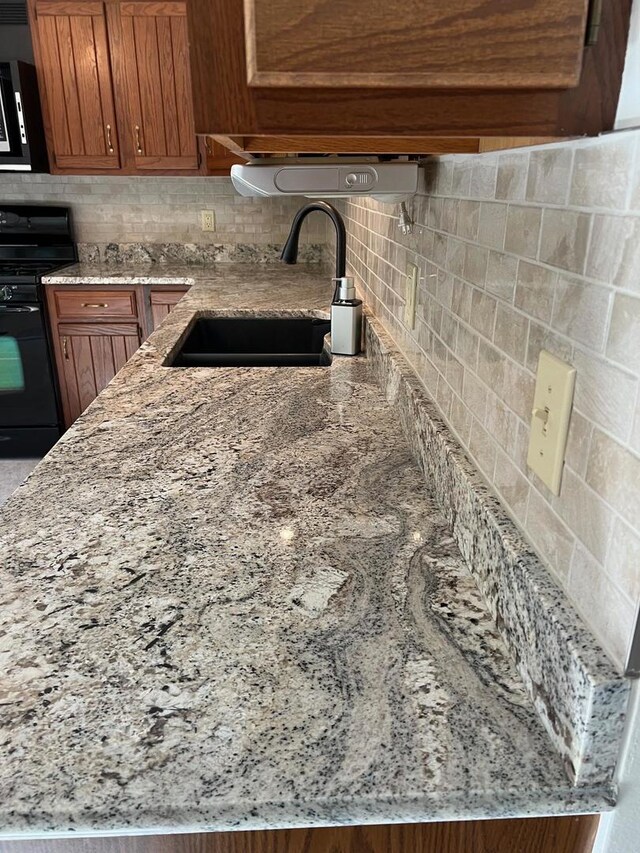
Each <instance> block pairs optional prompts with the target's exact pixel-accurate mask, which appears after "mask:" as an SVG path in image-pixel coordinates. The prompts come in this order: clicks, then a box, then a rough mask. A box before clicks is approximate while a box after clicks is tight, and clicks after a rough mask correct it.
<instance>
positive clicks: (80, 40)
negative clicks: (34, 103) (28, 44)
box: [30, 0, 120, 171]
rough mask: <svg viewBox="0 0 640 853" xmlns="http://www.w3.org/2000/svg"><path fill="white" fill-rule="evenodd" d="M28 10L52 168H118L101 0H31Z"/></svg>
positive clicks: (116, 134) (115, 131) (115, 129)
mask: <svg viewBox="0 0 640 853" xmlns="http://www.w3.org/2000/svg"><path fill="white" fill-rule="evenodd" d="M30 10H31V23H32V27H31V29H32V34H33V41H34V52H35V57H36V66H37V70H38V75H39V78H40V93H41V96H42V103H43V112H44V124H45V128H46V132H47V136H48V145H49V154H50V158H51V163H52V166H53V168H54V170H55V171H63V170H83V169H86V170H90V171H95V170H97V169H99V170H102V169H118V168H119V167H120V155H119V150H118V133H117V127H116V115H115V109H114V99H113V84H112V78H111V66H110V61H109V51H108V45H107V29H106V20H105V8H104V3H100V2H86V1H85V0H71V1H70V2H69V0H32V2H31V5H30Z"/></svg>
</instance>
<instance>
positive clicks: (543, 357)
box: [527, 350, 576, 495]
mask: <svg viewBox="0 0 640 853" xmlns="http://www.w3.org/2000/svg"><path fill="white" fill-rule="evenodd" d="M575 382H576V369H575V367H572V366H571V365H570V364H567V363H566V362H565V361H561V360H560V359H559V358H556V356H555V355H552V354H551V353H550V352H547V351H546V350H542V352H541V353H540V358H539V360H538V371H537V373H536V387H535V391H534V396H533V410H532V412H531V434H530V437H529V452H528V454H527V465H528V466H529V468H531V470H532V471H534V472H535V473H536V474H537V475H538V477H540V479H541V480H542V482H543V483H544V484H545V485H546V486H548V487H549V489H551V491H552V492H553V494H554V495H559V494H560V483H561V481H562V469H563V466H564V454H565V450H566V447H567V435H568V433H569V418H570V417H571V406H572V404H573V390H574V387H575Z"/></svg>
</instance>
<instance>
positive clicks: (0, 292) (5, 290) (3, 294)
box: [0, 284, 13, 301]
mask: <svg viewBox="0 0 640 853" xmlns="http://www.w3.org/2000/svg"><path fill="white" fill-rule="evenodd" d="M12 297H13V288H12V287H9V286H8V285H6V284H5V286H4V287H0V299H2V300H3V301H6V300H7V299H11V298H12Z"/></svg>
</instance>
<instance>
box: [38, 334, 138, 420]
mask: <svg viewBox="0 0 640 853" xmlns="http://www.w3.org/2000/svg"><path fill="white" fill-rule="evenodd" d="M55 338H56V339H55V341H54V343H55V349H56V361H57V364H58V381H59V384H60V391H61V394H62V407H63V411H64V420H65V425H66V426H68V427H69V426H71V424H72V423H73V422H74V421H75V420H76V418H78V417H79V416H80V415H81V414H82V412H84V410H85V409H86V408H87V406H88V405H89V403H91V402H92V401H93V400H95V398H96V397H97V396H98V394H99V393H100V391H102V389H103V388H104V387H106V385H108V383H109V382H110V381H111V380H112V379H113V377H114V376H115V375H116V373H117V372H118V371H119V370H120V368H121V367H123V366H124V364H125V363H126V362H127V361H128V360H129V359H130V358H131V356H132V355H133V354H134V352H135V351H136V350H137V349H138V347H139V346H140V342H141V335H140V329H139V327H138V324H137V323H59V324H58V326H57V330H56V336H55Z"/></svg>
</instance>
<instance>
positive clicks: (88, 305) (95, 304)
mask: <svg viewBox="0 0 640 853" xmlns="http://www.w3.org/2000/svg"><path fill="white" fill-rule="evenodd" d="M82 307H83V308H108V307H109V303H108V302H83V303H82Z"/></svg>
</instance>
